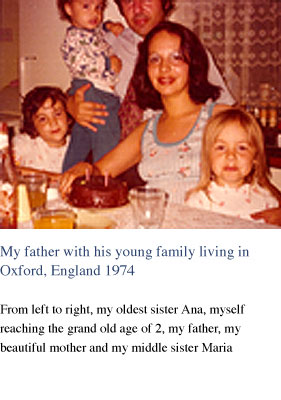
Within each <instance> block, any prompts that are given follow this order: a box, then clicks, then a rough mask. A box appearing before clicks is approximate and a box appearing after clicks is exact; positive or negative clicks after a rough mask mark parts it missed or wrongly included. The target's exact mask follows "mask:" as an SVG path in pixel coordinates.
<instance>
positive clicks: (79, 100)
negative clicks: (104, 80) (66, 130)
mask: <svg viewBox="0 0 281 400" xmlns="http://www.w3.org/2000/svg"><path fill="white" fill-rule="evenodd" d="M90 86H91V84H90V83H88V84H87V85H84V86H81V87H80V88H79V89H77V90H76V92H75V94H74V95H73V96H70V97H69V98H68V101H67V110H68V112H69V113H70V114H71V115H72V117H73V118H74V119H75V121H76V122H78V124H80V125H82V126H85V127H86V128H89V129H91V130H92V131H93V132H96V131H97V128H95V127H94V126H93V125H92V124H93V123H94V124H101V125H105V120H104V119H102V118H99V117H107V116H108V112H107V111H105V110H106V106H105V105H104V104H99V103H93V102H90V101H85V98H84V95H85V92H86V91H87V90H88V89H89V88H90Z"/></svg>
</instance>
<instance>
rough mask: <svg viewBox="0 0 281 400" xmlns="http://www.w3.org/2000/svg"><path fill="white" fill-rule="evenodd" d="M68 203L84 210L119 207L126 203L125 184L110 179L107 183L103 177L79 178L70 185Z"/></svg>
mask: <svg viewBox="0 0 281 400" xmlns="http://www.w3.org/2000/svg"><path fill="white" fill-rule="evenodd" d="M105 183H107V185H105ZM69 202H70V203H71V204H72V205H73V206H75V207H85V208H89V207H97V208H109V207H120V206H123V205H124V204H126V203H127V202H128V188H127V184H126V183H125V182H120V181H118V180H117V179H112V178H110V177H109V178H108V179H107V182H105V178H104V177H103V176H90V177H89V179H87V180H86V178H85V177H79V178H76V179H75V180H74V181H73V183H72V189H71V192H70V195H69Z"/></svg>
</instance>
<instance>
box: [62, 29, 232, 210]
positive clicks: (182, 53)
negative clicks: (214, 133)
mask: <svg viewBox="0 0 281 400" xmlns="http://www.w3.org/2000/svg"><path fill="white" fill-rule="evenodd" d="M207 74H208V58H207V54H206V52H205V50H204V47H203V46H202V44H201V43H200V41H199V39H198V38H197V37H196V35H195V34H194V33H192V32H191V31H190V30H189V29H187V28H185V27H184V26H182V25H179V24H176V23H173V22H162V23H160V24H159V25H157V26H156V27H155V28H154V29H152V31H151V32H150V33H149V34H148V35H147V36H146V38H145V40H144V42H143V43H142V44H141V45H140V48H139V58H138V61H137V65H136V68H135V72H134V77H133V84H134V87H135V90H136V94H137V99H138V103H139V105H140V106H141V107H142V108H143V109H147V108H151V109H154V110H160V111H158V112H156V113H155V115H154V116H153V117H152V118H151V119H150V120H148V121H146V122H143V123H142V124H141V125H140V126H139V127H137V128H136V129H135V130H134V131H133V132H132V133H131V135H129V136H128V137H127V138H126V139H125V140H124V141H123V142H121V143H120V144H119V145H118V146H117V147H116V148H115V149H114V150H112V151H111V152H110V153H108V154H107V155H105V156H104V157H103V158H102V159H101V160H99V161H98V162H97V163H96V164H95V167H96V168H97V170H98V171H99V173H101V174H109V175H111V176H112V177H115V176H118V175H119V174H120V173H122V172H123V171H125V170H127V169H128V168H129V167H131V166H133V165H134V164H136V163H138V162H139V163H140V164H139V172H140V175H141V177H142V178H143V179H144V180H145V181H147V182H148V184H149V185H151V186H157V187H162V188H164V189H165V190H167V191H168V192H169V193H170V197H171V199H172V201H175V202H180V203H182V202H183V201H184V194H185V192H186V190H187V189H188V188H190V187H192V186H194V185H195V184H196V183H197V182H198V179H199V175H200V149H201V138H202V133H203V130H204V127H205V125H206V122H207V120H208V119H209V117H210V116H211V115H212V114H214V113H217V112H218V111H220V110H223V109H225V108H228V106H224V105H216V104H215V100H216V99H217V98H218V97H219V93H220V88H219V87H217V86H214V85H212V84H210V83H209V82H208V79H207ZM87 169H88V170H90V171H93V166H91V165H90V164H87V163H79V164H77V165H76V166H74V167H73V168H71V169H70V170H68V171H67V172H65V174H64V175H63V177H62V183H61V188H62V191H63V192H64V193H65V192H67V191H68V190H69V189H70V186H71V183H72V181H73V180H74V179H75V178H76V177H77V176H80V175H84V174H85V171H86V170H87Z"/></svg>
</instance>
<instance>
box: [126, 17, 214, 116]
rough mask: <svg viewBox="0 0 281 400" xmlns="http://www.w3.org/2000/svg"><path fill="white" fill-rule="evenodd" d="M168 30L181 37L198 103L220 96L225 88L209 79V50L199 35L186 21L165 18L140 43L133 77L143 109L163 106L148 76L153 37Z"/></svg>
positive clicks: (154, 108) (190, 87)
mask: <svg viewBox="0 0 281 400" xmlns="http://www.w3.org/2000/svg"><path fill="white" fill-rule="evenodd" d="M161 31H166V32H168V33H171V34H173V35H177V36H178V37H179V38H180V50H181V52H182V54H183V56H184V59H185V62H186V63H187V64H188V65H189V95H190V98H191V99H192V100H193V101H194V102H195V103H197V104H200V103H205V102H206V101H207V100H208V99H209V98H211V99H212V100H216V99H217V98H218V97H219V95H220V91H221V88H220V87H219V86H215V85H213V84H211V83H210V82H209V81H208V69H209V61H208V55H207V53H206V50H205V49H204V47H203V45H202V44H201V42H200V40H199V39H198V37H197V36H196V35H195V34H194V33H193V32H192V31H191V30H189V29H188V28H186V27H185V26H183V25H180V24H177V23H174V22H170V21H164V22H160V23H159V24H158V25H157V26H156V27H155V28H153V29H152V30H151V31H150V32H149V33H148V35H147V36H146V37H145V39H144V41H143V42H142V43H140V44H139V56H138V59H137V64H136V67H135V70H134V75H133V78H132V84H133V86H134V89H135V92H136V101H137V104H138V106H139V107H141V108H142V109H144V110H145V109H147V108H152V109H153V110H157V109H163V104H162V100H161V96H160V94H159V93H158V92H157V91H156V90H155V89H154V87H153V86H152V84H151V82H150V79H149V77H148V73H147V69H148V49H149V44H150V42H151V40H152V38H153V37H154V36H155V35H156V34H157V33H158V32H161Z"/></svg>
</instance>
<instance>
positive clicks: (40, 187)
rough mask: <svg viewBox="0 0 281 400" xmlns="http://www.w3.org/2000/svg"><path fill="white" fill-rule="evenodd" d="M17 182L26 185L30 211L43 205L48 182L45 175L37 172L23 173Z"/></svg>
mask: <svg viewBox="0 0 281 400" xmlns="http://www.w3.org/2000/svg"><path fill="white" fill-rule="evenodd" d="M19 182H20V183H22V184H24V185H25V186H26V189H27V193H28V199H29V204H30V209H31V211H34V210H36V209H37V208H39V207H42V206H44V205H45V203H46V199H47V184H48V179H47V177H46V176H45V175H42V174H37V173H34V174H28V175H23V176H21V177H20V178H19Z"/></svg>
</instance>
